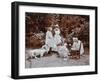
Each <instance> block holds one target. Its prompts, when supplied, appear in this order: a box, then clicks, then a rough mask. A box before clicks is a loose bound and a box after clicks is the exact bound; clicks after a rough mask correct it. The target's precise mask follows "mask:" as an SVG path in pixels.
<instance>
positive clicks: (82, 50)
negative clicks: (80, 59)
mask: <svg viewBox="0 0 100 81" xmlns="http://www.w3.org/2000/svg"><path fill="white" fill-rule="evenodd" d="M83 53H84V47H83V43H81V48H80V55H82V54H83Z"/></svg>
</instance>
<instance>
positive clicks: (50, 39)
mask: <svg viewBox="0 0 100 81" xmlns="http://www.w3.org/2000/svg"><path fill="white" fill-rule="evenodd" d="M45 44H46V45H47V46H48V47H52V48H55V46H56V45H55V44H54V39H53V35H52V32H50V31H47V32H46V40H45Z"/></svg>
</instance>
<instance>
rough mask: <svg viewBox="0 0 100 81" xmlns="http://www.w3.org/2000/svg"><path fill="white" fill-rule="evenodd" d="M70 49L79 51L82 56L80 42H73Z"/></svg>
mask: <svg viewBox="0 0 100 81" xmlns="http://www.w3.org/2000/svg"><path fill="white" fill-rule="evenodd" d="M71 49H72V50H79V51H80V55H82V54H83V53H84V47H83V43H82V42H81V41H80V40H78V42H74V43H73V45H72V48H71Z"/></svg>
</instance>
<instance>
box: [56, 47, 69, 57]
mask: <svg viewBox="0 0 100 81" xmlns="http://www.w3.org/2000/svg"><path fill="white" fill-rule="evenodd" d="M57 48H58V53H59V55H60V56H61V57H67V56H68V54H69V50H68V49H67V48H66V46H65V45H63V46H58V47H57Z"/></svg>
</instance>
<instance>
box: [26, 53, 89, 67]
mask: <svg viewBox="0 0 100 81" xmlns="http://www.w3.org/2000/svg"><path fill="white" fill-rule="evenodd" d="M79 65H89V54H84V55H82V56H80V59H69V58H67V60H64V59H63V58H61V57H58V56H57V55H56V54H52V55H51V56H46V57H42V58H36V59H31V61H29V60H26V64H25V67H26V68H37V67H61V66H79Z"/></svg>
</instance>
